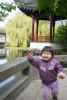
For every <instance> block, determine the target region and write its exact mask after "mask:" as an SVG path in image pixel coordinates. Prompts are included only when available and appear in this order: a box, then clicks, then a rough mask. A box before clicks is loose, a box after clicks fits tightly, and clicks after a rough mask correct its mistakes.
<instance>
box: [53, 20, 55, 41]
mask: <svg viewBox="0 0 67 100" xmlns="http://www.w3.org/2000/svg"><path fill="white" fill-rule="evenodd" d="M54 31H55V20H53V42H54Z"/></svg>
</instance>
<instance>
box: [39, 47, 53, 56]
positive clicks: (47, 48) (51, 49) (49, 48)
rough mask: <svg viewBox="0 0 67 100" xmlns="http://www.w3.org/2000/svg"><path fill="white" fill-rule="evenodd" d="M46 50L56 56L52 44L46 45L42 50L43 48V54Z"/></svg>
mask: <svg viewBox="0 0 67 100" xmlns="http://www.w3.org/2000/svg"><path fill="white" fill-rule="evenodd" d="M44 51H48V52H50V53H51V54H52V57H53V56H54V50H53V48H52V47H51V46H45V47H44V48H43V49H42V50H41V54H42V53H43V52H44Z"/></svg>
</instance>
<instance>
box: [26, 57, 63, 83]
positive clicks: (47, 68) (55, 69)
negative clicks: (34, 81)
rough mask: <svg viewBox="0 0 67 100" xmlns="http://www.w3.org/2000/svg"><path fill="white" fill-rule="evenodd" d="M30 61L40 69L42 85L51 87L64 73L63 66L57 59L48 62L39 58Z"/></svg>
mask: <svg viewBox="0 0 67 100" xmlns="http://www.w3.org/2000/svg"><path fill="white" fill-rule="evenodd" d="M28 61H29V62H30V63H31V64H32V65H33V66H35V67H36V68H38V70H39V74H40V78H41V80H42V83H44V84H46V85H49V84H51V83H53V82H55V81H56V80H57V74H58V73H59V72H63V66H62V65H61V64H60V63H59V61H57V60H56V59H53V58H52V59H51V60H49V61H48V62H46V61H44V60H43V59H39V58H32V59H28Z"/></svg>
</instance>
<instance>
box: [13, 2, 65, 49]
mask: <svg viewBox="0 0 67 100" xmlns="http://www.w3.org/2000/svg"><path fill="white" fill-rule="evenodd" d="M14 1H15V3H16V4H19V5H18V8H19V9H20V10H21V11H22V12H23V13H25V14H26V15H27V16H30V17H31V18H32V36H31V37H30V47H31V48H36V47H37V48H38V47H39V48H40V47H43V46H44V45H53V46H56V47H55V48H58V47H57V45H56V44H55V43H54V29H55V21H57V20H63V19H67V17H63V16H56V15H54V16H50V17H47V16H46V15H45V13H44V12H43V11H41V12H39V11H38V10H34V8H35V6H34V2H35V1H36V0H14ZM39 20H47V21H50V33H49V36H47V37H46V36H38V25H39ZM35 21H36V36H34V22H35ZM60 47H61V46H60Z"/></svg>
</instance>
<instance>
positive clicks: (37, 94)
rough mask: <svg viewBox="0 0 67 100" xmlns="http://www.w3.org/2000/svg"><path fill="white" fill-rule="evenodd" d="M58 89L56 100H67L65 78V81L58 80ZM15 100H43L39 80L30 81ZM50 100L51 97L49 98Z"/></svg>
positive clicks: (66, 78)
mask: <svg viewBox="0 0 67 100" xmlns="http://www.w3.org/2000/svg"><path fill="white" fill-rule="evenodd" d="M59 89H60V91H59V95H58V100H67V76H66V77H65V79H59ZM16 100H43V92H42V84H41V80H34V81H32V82H31V83H30V84H29V85H28V87H26V88H25V89H24V91H23V92H22V93H21V94H20V95H19V96H18V97H17V98H16ZM50 100H52V96H50Z"/></svg>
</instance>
